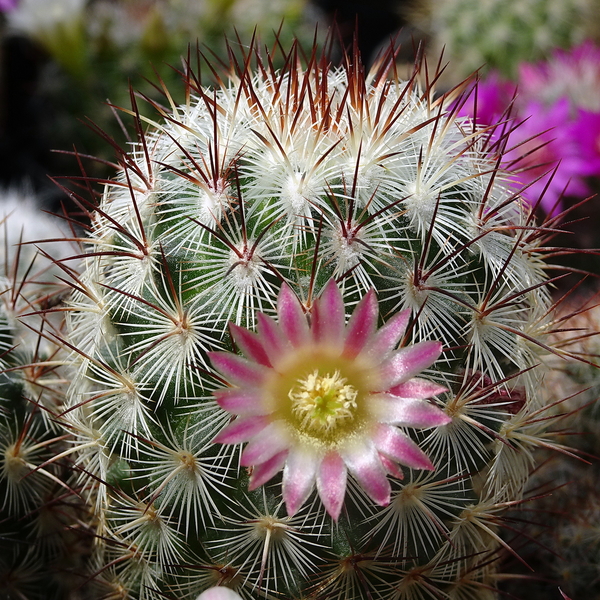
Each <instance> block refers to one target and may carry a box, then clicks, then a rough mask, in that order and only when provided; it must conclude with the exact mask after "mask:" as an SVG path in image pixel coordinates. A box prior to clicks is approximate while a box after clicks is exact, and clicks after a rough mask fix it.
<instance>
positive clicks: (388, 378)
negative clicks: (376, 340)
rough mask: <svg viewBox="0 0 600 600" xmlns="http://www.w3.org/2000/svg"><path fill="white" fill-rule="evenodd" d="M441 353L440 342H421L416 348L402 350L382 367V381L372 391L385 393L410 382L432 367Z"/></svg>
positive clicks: (408, 347) (410, 347) (409, 347)
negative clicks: (400, 384)
mask: <svg viewBox="0 0 600 600" xmlns="http://www.w3.org/2000/svg"><path fill="white" fill-rule="evenodd" d="M441 352H442V344H441V343H440V342H420V343H418V344H414V346H407V347H406V348H400V350H397V351H396V352H394V354H393V355H392V356H391V357H390V358H389V359H388V360H386V361H385V362H384V364H383V365H382V366H381V370H380V377H381V379H380V381H379V383H378V384H376V385H374V386H373V387H372V388H371V391H374V392H383V391H385V390H389V389H390V388H392V387H394V386H396V385H398V384H399V383H404V382H405V381H408V380H409V379H411V378H412V377H414V376H415V375H417V374H418V373H420V372H421V371H423V369H427V368H428V367H430V366H431V365H432V364H433V363H434V362H435V361H436V360H437V358H438V357H439V355H440V354H441Z"/></svg>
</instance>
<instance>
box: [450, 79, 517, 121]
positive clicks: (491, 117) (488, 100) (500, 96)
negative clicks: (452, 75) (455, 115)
mask: <svg viewBox="0 0 600 600" xmlns="http://www.w3.org/2000/svg"><path fill="white" fill-rule="evenodd" d="M516 90H517V87H516V84H514V83H512V82H510V81H503V80H502V79H500V75H499V74H498V73H496V72H493V73H491V74H490V75H489V76H488V77H487V78H486V79H483V80H480V81H478V82H477V83H476V84H475V86H474V87H473V89H472V90H471V92H470V94H469V96H468V98H467V100H466V102H465V103H464V105H463V106H462V107H461V109H460V111H459V115H461V116H463V117H473V118H475V120H476V121H477V123H479V124H481V125H495V124H497V123H498V122H499V121H500V120H501V119H502V118H503V117H502V115H503V113H504V111H505V110H506V109H507V107H508V106H509V105H510V103H511V101H512V99H513V97H514V95H515V93H516ZM475 103H477V114H475Z"/></svg>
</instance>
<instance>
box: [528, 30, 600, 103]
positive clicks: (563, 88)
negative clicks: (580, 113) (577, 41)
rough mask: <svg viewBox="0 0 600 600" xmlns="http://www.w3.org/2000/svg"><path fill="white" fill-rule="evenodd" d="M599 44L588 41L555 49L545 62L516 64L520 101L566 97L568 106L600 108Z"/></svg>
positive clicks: (552, 100) (547, 101)
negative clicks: (568, 48)
mask: <svg viewBox="0 0 600 600" xmlns="http://www.w3.org/2000/svg"><path fill="white" fill-rule="evenodd" d="M599 89H600V48H599V47H598V46H596V45H595V44H594V43H593V42H591V41H587V42H584V43H583V44H581V45H579V46H577V47H576V48H572V49H571V50H560V49H559V50H555V52H554V53H553V55H552V57H551V58H550V59H549V60H548V61H546V62H539V63H535V64H532V63H523V64H522V65H520V67H519V95H520V101H521V103H523V104H525V103H527V102H530V101H532V100H536V101H541V102H543V103H544V104H545V105H546V106H548V105H550V104H552V103H554V102H556V101H557V100H560V99H562V98H566V99H568V100H569V103H570V105H571V109H572V110H573V109H577V108H582V109H585V110H589V111H593V112H597V111H600V93H598V90H599Z"/></svg>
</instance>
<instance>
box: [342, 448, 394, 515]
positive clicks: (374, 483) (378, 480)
mask: <svg viewBox="0 0 600 600" xmlns="http://www.w3.org/2000/svg"><path fill="white" fill-rule="evenodd" d="M341 456H342V458H343V459H344V462H345V463H346V466H347V467H348V470H349V471H350V472H351V473H352V475H354V477H355V478H356V480H357V481H358V483H360V485H361V487H362V488H363V489H364V490H365V492H367V494H368V495H369V497H370V498H371V499H372V500H373V502H375V503H376V504H379V505H380V506H387V505H388V504H389V503H390V495H391V486H390V482H389V481H388V478H387V477H386V472H385V469H384V468H383V465H382V464H381V461H380V460H379V455H378V453H377V450H376V449H375V447H374V446H373V445H372V444H367V443H355V444H353V445H352V446H349V447H347V448H344V450H343V451H342V452H341Z"/></svg>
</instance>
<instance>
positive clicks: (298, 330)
mask: <svg viewBox="0 0 600 600" xmlns="http://www.w3.org/2000/svg"><path fill="white" fill-rule="evenodd" d="M277 316H278V320H279V326H280V327H281V330H282V331H283V333H284V334H285V336H286V337H287V339H288V340H290V342H291V343H292V345H294V346H296V347H298V346H303V345H305V344H306V343H307V342H308V340H309V339H310V330H309V328H308V320H307V319H306V315H305V314H304V310H303V309H302V305H301V304H300V301H299V300H298V298H297V297H296V294H294V292H292V290H291V289H290V287H289V286H288V285H287V284H286V283H284V284H283V285H282V286H281V290H280V291H279V296H278V298H277Z"/></svg>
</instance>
